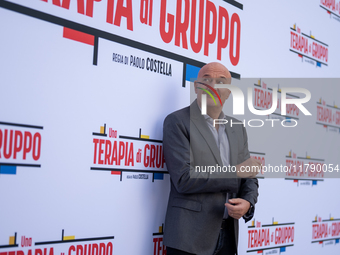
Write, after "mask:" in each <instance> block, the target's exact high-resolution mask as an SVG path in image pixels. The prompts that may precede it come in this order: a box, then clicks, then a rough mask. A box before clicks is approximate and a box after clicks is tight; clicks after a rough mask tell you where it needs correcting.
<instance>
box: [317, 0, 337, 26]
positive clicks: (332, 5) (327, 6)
mask: <svg viewBox="0 0 340 255" xmlns="http://www.w3.org/2000/svg"><path fill="white" fill-rule="evenodd" d="M320 7H321V8H322V9H324V10H326V11H327V13H328V14H329V15H330V17H331V16H332V15H333V16H334V17H335V18H336V19H337V20H338V21H340V1H335V0H331V1H329V0H321V1H320Z"/></svg>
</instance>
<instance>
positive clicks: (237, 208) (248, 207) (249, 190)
mask: <svg viewBox="0 0 340 255" xmlns="http://www.w3.org/2000/svg"><path fill="white" fill-rule="evenodd" d="M243 137H244V147H243V152H244V161H243V163H242V164H244V165H247V164H246V162H247V161H249V162H250V160H252V158H250V153H249V150H248V137H247V132H246V130H245V128H244V127H243ZM255 163H256V162H255ZM258 163H259V162H257V163H256V164H258ZM258 187H259V185H258V180H257V179H256V178H242V179H241V186H240V191H239V193H238V198H235V199H229V204H225V206H226V207H227V208H228V213H229V215H230V216H231V217H233V218H235V219H239V218H241V217H243V218H244V220H245V221H246V222H247V221H249V220H250V219H251V218H252V217H253V215H254V212H255V204H256V202H257V197H258V195H259V194H258Z"/></svg>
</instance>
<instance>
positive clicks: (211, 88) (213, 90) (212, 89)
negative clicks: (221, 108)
mask: <svg viewBox="0 0 340 255" xmlns="http://www.w3.org/2000/svg"><path fill="white" fill-rule="evenodd" d="M197 83H199V84H202V85H204V86H206V87H208V88H209V89H210V90H211V91H212V92H214V93H215V95H216V96H217V98H218V100H219V101H220V104H221V105H223V104H222V100H221V98H220V96H219V95H218V94H217V91H216V90H215V89H214V88H213V87H211V86H210V85H208V84H206V83H203V82H198V81H197ZM197 88H198V89H201V90H203V91H204V92H205V93H207V94H208V95H209V96H210V97H211V98H212V99H213V100H214V103H215V105H217V103H216V100H215V98H214V96H213V95H212V94H211V93H210V92H209V91H208V90H206V89H203V88H201V87H197Z"/></svg>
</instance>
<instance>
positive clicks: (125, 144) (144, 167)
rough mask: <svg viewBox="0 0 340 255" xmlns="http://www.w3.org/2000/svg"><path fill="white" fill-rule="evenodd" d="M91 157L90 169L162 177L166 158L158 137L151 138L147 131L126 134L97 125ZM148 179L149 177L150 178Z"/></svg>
mask: <svg viewBox="0 0 340 255" xmlns="http://www.w3.org/2000/svg"><path fill="white" fill-rule="evenodd" d="M92 136H93V138H92V141H93V154H92V155H93V159H92V167H91V170H99V171H110V172H111V174H113V175H120V180H122V172H128V173H129V174H128V175H127V176H126V178H127V179H149V178H150V176H151V175H152V181H154V180H155V179H156V180H163V177H164V173H168V172H167V171H166V169H165V160H164V155H163V144H162V141H161V140H156V139H150V137H149V136H148V135H142V133H141V129H139V135H138V136H136V137H133V136H125V135H121V134H120V133H118V131H117V130H116V129H114V128H111V127H109V128H108V130H107V128H106V124H104V126H101V127H100V132H99V133H97V132H93V133H92ZM150 179H151V178H150Z"/></svg>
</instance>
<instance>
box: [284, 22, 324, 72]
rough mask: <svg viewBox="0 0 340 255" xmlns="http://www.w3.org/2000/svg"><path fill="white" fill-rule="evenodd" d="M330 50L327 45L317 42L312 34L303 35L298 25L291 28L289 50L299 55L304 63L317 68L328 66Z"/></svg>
mask: <svg viewBox="0 0 340 255" xmlns="http://www.w3.org/2000/svg"><path fill="white" fill-rule="evenodd" d="M328 48H329V47H328V45H327V44H326V43H324V42H322V41H320V40H317V39H316V38H315V36H313V35H312V33H310V35H307V34H304V33H302V32H301V29H300V28H299V27H297V26H296V24H294V26H293V27H291V28H290V47H289V50H290V51H291V52H294V53H295V54H297V55H298V56H299V57H300V58H301V60H302V61H305V62H308V63H310V64H312V65H316V66H317V67H321V66H322V65H325V66H328Z"/></svg>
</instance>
